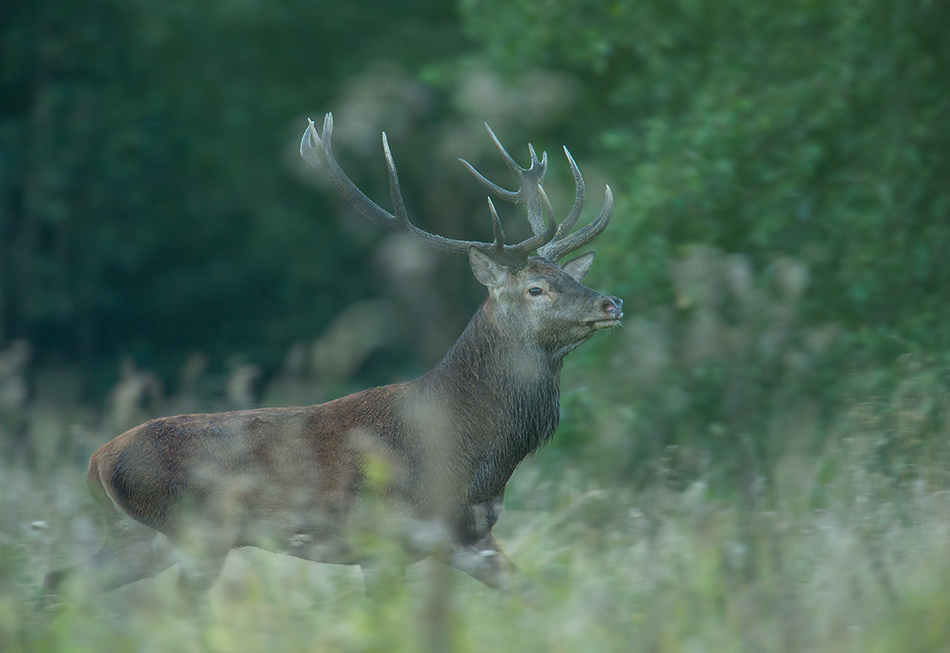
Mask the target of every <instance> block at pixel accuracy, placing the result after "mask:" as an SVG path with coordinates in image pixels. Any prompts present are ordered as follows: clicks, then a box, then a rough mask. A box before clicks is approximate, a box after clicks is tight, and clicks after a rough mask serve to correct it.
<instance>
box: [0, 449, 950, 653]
mask: <svg viewBox="0 0 950 653" xmlns="http://www.w3.org/2000/svg"><path fill="white" fill-rule="evenodd" d="M829 455H840V454H834V453H833V454H829ZM821 463H822V461H812V462H811V463H810V464H812V465H815V464H821ZM844 469H845V471H843V472H841V473H840V474H839V477H838V478H836V479H835V482H834V483H832V484H831V487H830V489H829V492H830V493H831V498H830V499H829V501H828V507H826V508H823V509H809V510H802V509H801V508H800V505H799V504H798V503H797V502H795V501H784V500H782V497H781V496H780V495H779V496H777V497H776V498H774V499H763V501H762V504H763V506H761V507H755V506H749V505H748V504H747V501H745V500H741V501H740V500H730V499H723V498H716V497H712V496H710V495H709V492H708V490H707V489H706V488H705V486H704V485H703V484H702V483H695V484H693V485H692V486H691V487H689V488H688V489H687V490H685V491H680V492H674V491H672V490H668V489H664V488H651V489H650V490H648V491H644V492H640V493H634V492H631V491H629V490H621V489H603V488H597V487H593V486H591V485H589V483H585V481H582V480H581V476H580V475H579V474H570V473H568V474H565V477H564V478H563V479H561V480H560V481H559V482H558V483H556V484H555V483H552V482H551V481H550V480H543V479H542V476H541V475H540V474H538V473H537V469H536V465H535V463H533V462H531V461H529V463H528V464H526V466H525V468H524V469H522V470H520V471H519V473H517V474H516V475H515V479H514V481H513V487H512V491H511V494H512V496H514V497H515V499H514V501H513V503H515V504H520V505H518V506H516V507H521V508H523V509H521V510H517V509H516V510H509V511H506V513H505V514H504V515H503V517H502V519H501V521H500V522H499V525H498V527H497V531H498V534H499V537H500V539H501V541H502V542H503V546H504V547H505V548H506V550H507V552H508V553H509V555H510V556H511V557H512V558H513V559H514V560H515V561H516V562H517V563H518V564H519V565H520V566H521V568H522V570H523V575H524V577H525V579H526V580H527V581H529V582H530V584H531V589H530V591H529V592H527V593H526V594H523V593H516V594H514V595H505V594H501V593H498V592H494V591H492V590H489V589H487V588H484V587H482V586H481V585H479V584H478V583H477V582H475V581H473V580H471V579H470V578H468V577H467V576H464V575H462V574H460V573H457V572H455V571H448V572H447V573H448V576H447V579H448V588H449V590H448V592H447V593H444V594H438V595H437V596H436V597H435V599H436V600H438V601H447V602H448V603H447V605H448V606H449V607H448V611H447V615H448V616H447V623H448V626H449V627H448V635H447V637H448V639H449V644H448V645H447V646H446V645H444V644H443V647H445V648H449V649H451V650H457V651H485V650H493V651H509V650H510V651H589V652H596V651H628V650H637V651H763V652H767V651H836V652H838V651H856V652H857V651H861V652H865V651H939V650H950V619H948V618H947V615H948V614H950V494H948V493H945V492H939V491H928V490H927V489H926V488H925V487H923V486H922V485H921V484H918V485H917V486H916V487H913V488H910V489H908V490H907V491H906V492H904V493H903V494H902V495H901V496H899V497H895V496H891V497H890V498H889V499H887V500H885V496H886V494H885V493H882V492H877V493H875V492H870V493H862V492H865V491H866V490H868V488H872V489H873V486H874V485H875V483H879V484H881V485H882V486H886V485H888V481H887V480H886V479H884V478H883V477H879V478H874V477H873V475H871V474H869V473H868V472H866V471H865V470H864V469H863V468H861V467H860V466H852V467H850V468H849V467H848V466H847V465H845V466H844ZM800 472H801V474H802V475H806V476H807V474H808V470H806V469H805V468H804V464H803V467H802V469H801V470H800ZM82 476H83V474H82V470H81V468H79V467H78V466H67V465H63V466H60V467H58V468H56V469H55V470H52V472H51V473H50V474H49V475H47V476H44V477H39V476H35V475H32V474H30V473H27V472H24V471H22V470H16V469H10V468H6V469H4V470H3V472H2V475H0V492H2V495H3V496H4V506H5V510H4V514H3V517H2V518H0V520H2V521H0V525H2V529H0V537H2V539H0V569H2V571H3V576H2V581H0V582H2V585H0V588H2V593H0V650H3V651H103V650H108V651H126V650H128V651H133V650H134V651H186V650H187V651H191V650H202V651H221V652H225V651H227V652H232V651H262V650H282V651H418V650H424V649H425V648H427V647H428V648H440V646H439V645H438V644H437V643H436V644H431V641H432V632H431V631H432V630H433V628H435V627H436V625H435V624H434V623H433V621H432V618H431V608H432V601H433V590H432V587H433V583H434V582H435V581H434V578H435V577H436V575H437V570H436V567H435V565H434V563H433V564H430V563H422V564H420V565H416V566H415V567H413V568H411V569H410V572H409V574H408V576H407V581H406V583H405V584H404V585H401V586H394V587H392V588H390V590H389V591H387V592H386V593H385V594H384V595H382V596H381V597H380V598H379V599H378V600H376V599H369V598H367V597H366V596H365V594H364V590H363V583H362V579H361V576H360V572H359V571H358V569H356V568H350V567H339V566H333V565H320V564H314V563H308V562H305V561H300V560H296V559H293V558H290V557H286V556H279V555H274V554H270V553H266V552H263V551H259V550H255V549H245V550H241V551H237V552H234V553H232V555H231V557H229V559H228V563H227V565H226V566H225V569H224V572H223V573H222V577H221V578H220V579H219V581H218V583H217V584H216V586H215V588H214V589H213V590H212V592H211V594H210V597H209V600H208V602H207V605H204V606H199V607H198V608H197V609H196V608H195V607H194V606H189V605H184V604H182V603H181V602H180V601H179V597H178V594H177V591H176V589H177V588H176V573H177V571H176V570H174V569H172V570H169V571H167V572H165V573H163V574H161V575H160V576H158V577H157V578H155V579H151V580H146V581H142V582H139V583H134V584H132V585H130V586H127V587H125V588H122V589H120V590H117V591H115V592H111V593H107V594H105V595H89V594H86V593H83V592H82V591H81V588H78V587H74V588H73V590H72V591H71V592H70V593H68V594H67V596H66V597H64V599H63V600H62V602H60V603H58V604H57V605H55V606H51V605H49V604H48V603H47V602H46V599H45V597H44V596H43V594H42V592H41V591H40V590H39V586H40V583H41V579H42V576H43V574H44V573H45V572H46V571H47V570H48V569H49V568H50V567H51V566H54V565H55V564H57V563H60V562H62V561H64V560H67V559H81V558H83V557H84V556H87V555H89V554H91V553H92V552H93V551H94V550H95V548H96V547H97V546H98V537H97V530H96V527H95V520H94V519H93V518H92V517H91V516H90V515H91V508H92V506H91V500H90V499H88V498H87V497H86V496H85V494H84V492H83V487H82V486H83V485H84V483H83V480H84V479H83V478H82ZM536 493H545V494H546V496H545V499H544V503H545V504H550V505H554V507H553V508H552V509H548V510H532V509H531V507H532V506H531V504H532V500H531V498H530V497H531V496H532V495H533V494H536ZM765 504H770V505H765ZM766 508H767V509H766Z"/></svg>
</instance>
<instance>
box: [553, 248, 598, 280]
mask: <svg viewBox="0 0 950 653" xmlns="http://www.w3.org/2000/svg"><path fill="white" fill-rule="evenodd" d="M596 255H597V252H587V253H586V254H581V255H580V256H578V257H577V258H572V259H571V260H570V261H568V262H567V263H565V264H564V265H562V266H561V269H562V270H564V271H565V272H567V273H568V274H569V275H571V276H572V277H574V279H575V280H576V281H580V280H581V279H583V278H584V277H585V276H586V275H587V273H588V272H589V271H590V266H591V265H592V264H593V263H594V257H595V256H596Z"/></svg>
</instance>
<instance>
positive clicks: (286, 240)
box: [0, 0, 459, 391]
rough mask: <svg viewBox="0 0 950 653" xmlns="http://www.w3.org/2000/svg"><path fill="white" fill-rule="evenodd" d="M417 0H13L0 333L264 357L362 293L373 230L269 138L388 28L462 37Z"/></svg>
mask: <svg viewBox="0 0 950 653" xmlns="http://www.w3.org/2000/svg"><path fill="white" fill-rule="evenodd" d="M414 7H415V11H414V12H412V13H411V14H410V15H406V14H404V13H403V11H402V8H401V7H399V6H397V5H395V4H383V5H380V4H378V3H365V2H364V3H359V2H351V3H343V4H339V5H334V6H333V7H332V10H329V8H328V7H324V6H322V3H312V2H299V1H295V0H288V1H281V2H277V3H274V2H267V3H261V2H255V1H251V2H242V3H238V4H235V3H229V2H224V3H221V2H197V3H196V2H190V1H189V2H178V1H173V2H165V3H161V4H158V5H155V4H151V3H135V2H133V3H127V2H114V1H112V0H96V1H95V2H92V3H89V2H85V3H77V2H73V1H72V0H62V1H58V2H43V3H39V4H37V5H35V6H34V5H32V4H29V3H28V4H23V3H19V4H17V3H14V4H12V5H9V6H5V8H4V9H3V10H2V11H3V15H4V20H3V22H2V25H3V27H2V31H3V36H2V38H0V41H2V42H3V44H4V46H3V47H4V53H3V62H4V63H3V74H2V77H0V261H2V263H0V343H3V342H5V341H6V340H9V339H11V338H14V337H27V338H29V340H30V341H31V342H32V343H33V344H34V346H35V347H36V350H37V352H38V356H39V357H40V358H41V359H44V360H50V359H61V360H66V361H75V360H79V361H82V362H83V363H84V364H86V365H87V366H89V368H92V369H87V374H89V375H91V374H92V372H93V370H94V369H95V368H96V367H99V368H100V369H101V368H102V367H105V368H106V369H107V370H108V371H107V372H106V374H108V375H109V376H112V375H114V370H115V360H116V357H118V356H120V355H122V354H132V355H134V356H135V357H136V358H137V359H138V360H139V362H141V363H147V364H148V365H149V366H151V367H157V368H159V369H160V371H161V372H162V373H163V375H165V376H166V377H168V376H170V375H171V373H172V372H173V371H174V370H175V369H176V368H177V366H178V365H179V364H180V361H181V360H182V359H183V358H184V356H185V355H187V354H188V353H189V352H190V351H194V350H203V351H206V352H208V353H210V354H211V355H212V358H213V359H214V360H215V362H216V363H217V364H218V365H220V364H221V362H222V361H223V359H224V358H225V357H226V356H228V355H231V354H233V353H235V352H239V351H247V352H249V353H250V354H251V355H252V357H253V358H254V359H255V360H257V361H259V362H263V363H266V364H267V365H269V366H271V367H273V366H275V365H276V364H279V362H280V361H281V360H282V358H283V356H284V355H285V353H286V350H287V348H288V347H289V346H290V344H291V343H292V342H293V341H294V340H295V339H303V338H307V337H310V336H311V334H313V333H315V332H318V330H319V329H320V328H321V327H322V326H324V325H325V324H326V323H327V322H328V321H329V319H330V318H331V317H332V316H333V314H334V313H336V312H337V311H339V310H340V309H341V308H342V307H343V306H346V305H347V304H349V303H350V302H351V301H353V297H365V296H368V295H371V294H372V286H373V283H374V281H373V277H372V274H371V272H369V271H366V272H364V270H365V268H367V267H371V266H366V265H365V263H364V262H363V260H364V258H365V257H366V256H367V247H366V244H365V243H361V242H359V241H358V240H356V239H354V238H352V237H342V236H341V235H340V220H339V219H338V216H337V215H335V213H336V212H335V211H331V210H330V206H329V204H328V201H329V200H328V198H327V196H326V195H325V194H323V195H321V194H319V193H316V192H314V190H313V189H312V188H309V187H306V186H305V185H303V184H301V183H300V180H299V179H298V178H295V176H294V175H293V174H292V172H293V171H294V170H295V169H296V166H297V160H296V159H294V158H293V153H292V152H291V151H286V152H285V151H283V150H284V149H285V148H287V147H288V146H291V147H292V144H293V143H294V142H295V140H296V139H297V138H299V134H300V133H302V131H303V127H304V126H305V125H306V122H305V120H304V118H305V116H306V112H307V111H308V110H310V111H316V112H319V111H322V110H324V109H325V108H326V107H327V104H328V102H329V100H330V99H331V97H333V95H334V94H335V93H336V92H337V90H338V88H339V86H340V85H341V83H342V82H343V81H345V80H346V79H348V77H349V76H352V75H354V73H356V72H361V71H362V70H363V69H364V68H365V67H367V66H368V65H369V64H370V63H371V62H373V61H375V60H376V59H378V58H380V57H388V56H389V53H390V52H391V51H392V50H393V49H394V48H400V52H401V53H402V54H401V55H400V60H401V62H402V64H403V65H406V66H409V67H413V66H417V65H418V62H419V61H421V60H429V59H431V58H433V57H436V56H443V55H445V54H448V53H451V52H454V51H456V50H457V49H458V47H459V44H458V43H459V41H458V39H457V38H456V37H457V34H456V33H457V31H458V30H457V28H456V27H453V24H452V22H451V21H450V20H448V18H450V10H449V9H448V8H447V7H446V6H444V4H443V3H440V2H430V1H426V0H422V1H420V2H416V3H415V4H414ZM423 33H424V34H425V38H424V39H423V38H418V36H419V35H420V34H423ZM406 42H411V43H412V47H411V48H402V45H401V44H404V43H406ZM315 117H317V116H315ZM374 138H378V135H377V136H374ZM282 157H283V158H285V159H286V162H284V164H282ZM104 387H107V385H104V384H102V383H101V382H100V383H99V384H98V390H100V391H101V390H102V389H104Z"/></svg>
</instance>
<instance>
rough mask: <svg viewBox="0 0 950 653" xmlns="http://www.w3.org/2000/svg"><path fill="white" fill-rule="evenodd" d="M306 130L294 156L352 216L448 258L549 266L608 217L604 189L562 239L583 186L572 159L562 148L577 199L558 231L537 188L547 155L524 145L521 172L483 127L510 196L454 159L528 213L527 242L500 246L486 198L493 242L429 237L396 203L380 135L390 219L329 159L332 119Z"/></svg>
mask: <svg viewBox="0 0 950 653" xmlns="http://www.w3.org/2000/svg"><path fill="white" fill-rule="evenodd" d="M309 122H310V124H309V125H308V127H307V130H306V131H305V132H304V135H303V138H302V139H301V141H300V156H301V157H303V159H304V160H305V161H306V162H307V163H309V164H310V165H312V166H313V167H314V168H316V169H317V170H319V171H320V172H322V173H323V174H324V176H325V177H326V178H327V180H328V181H329V182H330V184H331V185H332V186H333V187H334V188H336V190H337V192H339V193H340V195H342V196H343V198H344V199H345V200H346V201H347V202H349V203H350V204H351V205H352V206H353V207H354V208H355V209H356V210H357V211H359V212H360V213H362V214H363V215H364V216H365V217H367V218H368V219H369V220H370V221H371V222H372V223H373V224H376V225H378V226H380V227H382V228H383V229H386V230H387V231H389V232H392V233H401V234H405V235H407V236H409V237H410V238H412V239H413V240H415V241H416V242H419V243H421V244H423V245H427V246H429V247H433V248H435V249H438V250H440V251H443V252H449V253H452V254H466V253H468V250H469V248H470V247H476V248H478V249H479V250H481V251H483V252H484V253H486V254H488V255H490V256H494V257H496V258H499V259H501V260H503V261H504V262H505V263H507V264H514V265H516V266H520V265H524V263H525V262H526V261H527V258H528V256H529V255H530V254H531V252H533V251H535V250H537V252H538V255H539V256H541V257H543V258H546V259H548V260H550V261H554V262H556V261H557V260H558V259H559V258H560V257H562V256H564V255H565V254H567V253H568V252H571V251H574V250H575V249H577V248H579V247H582V246H584V245H586V244H587V243H589V242H590V241H592V240H593V239H594V238H596V237H597V236H598V235H599V234H600V232H601V231H603V230H604V228H605V227H606V226H607V222H608V221H609V220H610V211H611V207H612V206H613V199H612V196H611V193H610V187H609V186H608V187H607V202H606V204H605V205H604V210H603V211H601V214H600V216H599V217H598V218H597V219H596V220H594V221H593V222H592V223H590V224H589V225H587V226H586V227H585V228H584V229H582V230H580V231H578V232H577V233H575V234H572V235H571V236H570V237H567V238H565V236H566V234H567V233H568V232H569V231H570V230H571V229H572V228H573V227H574V224H575V223H576V222H577V218H578V217H579V216H580V213H581V209H582V208H583V206H584V180H583V178H582V177H581V173H580V170H578V168H577V164H576V163H574V159H573V158H571V155H570V153H569V152H568V151H567V148H564V153H565V154H566V155H567V159H568V161H569V162H570V164H571V171H572V172H573V174H574V184H575V186H576V189H577V197H576V199H575V201H574V207H573V208H572V209H571V212H570V214H569V215H568V216H567V218H565V219H564V221H563V222H562V223H561V224H560V226H558V224H557V220H556V218H555V217H554V209H553V208H552V207H551V202H550V201H549V200H548V197H547V194H546V193H545V192H544V188H542V186H541V184H542V182H543V181H544V173H545V171H546V170H547V161H548V158H547V153H544V154H542V156H541V160H540V161H539V160H538V157H537V154H536V153H535V151H534V148H533V147H532V146H531V145H529V146H528V150H529V152H530V153H531V166H530V167H529V168H527V169H525V168H522V167H521V166H519V165H518V164H517V163H515V161H514V159H512V158H511V156H510V155H509V154H508V152H507V151H506V150H505V148H504V147H502V145H501V143H500V142H499V141H498V138H497V137H496V136H495V134H494V133H493V132H492V130H491V129H490V128H488V125H485V127H486V128H487V129H488V133H489V135H490V136H491V139H492V141H493V142H494V143H495V147H496V148H498V151H499V152H500V153H501V155H502V157H503V158H504V160H505V163H506V164H507V165H508V168H509V169H510V170H511V171H512V172H513V173H514V174H515V176H516V177H517V178H518V181H519V188H518V190H517V191H516V192H513V191H509V190H505V189H503V188H501V187H500V186H498V185H496V184H494V183H492V182H490V181H489V180H488V179H486V178H485V177H483V176H482V175H481V174H480V173H479V172H478V171H477V170H475V168H474V167H472V165H471V164H469V163H468V162H467V161H464V160H462V159H459V160H460V161H462V163H463V164H464V165H465V167H466V168H468V170H469V171H470V172H471V173H472V174H473V175H475V178H476V179H477V180H478V181H479V182H481V183H482V185H484V186H485V187H486V188H488V189H489V190H490V191H491V192H493V193H495V194H496V195H498V196H499V197H500V198H502V199H504V200H507V201H509V202H512V203H515V204H522V205H524V207H525V209H526V210H527V212H528V222H529V223H530V225H531V231H532V232H533V234H534V235H533V236H531V237H529V238H527V239H526V240H523V241H522V242H520V243H518V244H516V245H506V244H505V232H504V230H503V229H502V227H501V221H500V220H499V219H498V213H497V212H496V211H495V205H494V204H493V203H492V201H491V198H489V199H488V208H489V212H490V213H491V217H492V231H493V232H494V237H495V241H494V242H493V243H483V242H479V241H474V240H455V239H453V238H446V237H444V236H439V235H438V234H431V233H429V232H428V231H425V230H423V229H420V228H419V227H416V226H415V225H414V224H412V223H411V222H409V216H408V214H407V212H406V204H405V202H404V201H403V198H402V192H401V191H400V189H399V178H398V176H397V174H396V164H395V163H394V162H393V157H392V152H390V150H389V141H388V140H387V138H386V133H385V132H383V151H384V153H385V156H386V166H387V168H388V169H389V191H390V195H391V197H392V202H393V211H394V213H390V212H389V211H386V210H385V209H383V208H382V207H381V206H379V205H378V204H376V203H375V202H373V201H372V200H371V199H369V198H368V197H367V196H366V195H365V194H364V193H363V192H362V191H361V190H360V189H359V188H357V187H356V184H354V183H353V182H352V181H351V180H350V178H349V177H347V176H346V173H344V172H343V170H342V169H341V168H340V166H339V164H337V162H336V159H335V158H334V157H333V151H332V148H331V145H330V138H331V136H332V135H333V115H332V114H330V113H328V114H327V115H326V117H325V118H324V120H323V132H322V133H320V134H318V133H317V130H316V127H315V125H314V122H313V121H312V120H310V121H309Z"/></svg>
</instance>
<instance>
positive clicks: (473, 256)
mask: <svg viewBox="0 0 950 653" xmlns="http://www.w3.org/2000/svg"><path fill="white" fill-rule="evenodd" d="M468 262H469V264H470V265H471V266H472V272H474V273H475V278H476V279H478V280H479V281H480V282H481V283H482V285H485V286H488V287H489V288H498V287H500V286H503V285H504V284H505V282H507V281H508V275H509V274H511V273H510V272H509V270H508V268H506V267H505V266H504V265H501V264H500V263H496V262H495V261H494V260H492V258H491V257H490V256H488V254H485V253H484V252H482V251H481V250H479V249H478V248H477V247H469V248H468Z"/></svg>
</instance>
